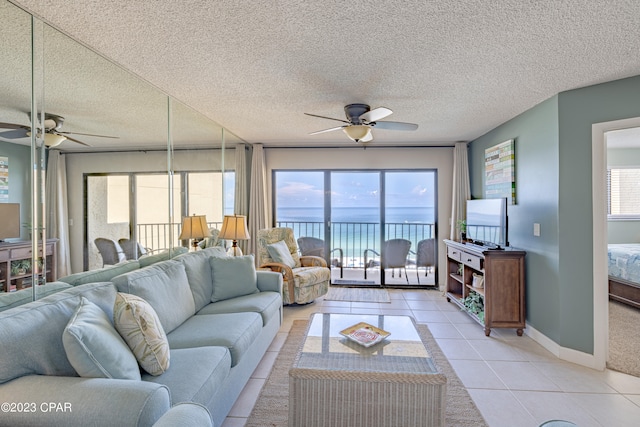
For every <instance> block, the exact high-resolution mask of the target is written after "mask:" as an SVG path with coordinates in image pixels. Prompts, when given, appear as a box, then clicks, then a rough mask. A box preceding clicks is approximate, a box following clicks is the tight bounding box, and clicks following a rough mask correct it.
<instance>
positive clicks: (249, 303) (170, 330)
mask: <svg viewBox="0 0 640 427" xmlns="http://www.w3.org/2000/svg"><path fill="white" fill-rule="evenodd" d="M229 277H233V278H234V281H229V280H227V279H226V278H229ZM251 277H253V279H251ZM252 280H253V281H252ZM281 288H282V277H281V276H280V275H279V274H277V273H273V272H268V271H258V272H256V271H255V267H254V264H253V259H252V257H251V256H248V257H244V258H243V259H240V257H238V258H228V257H226V254H225V252H224V250H223V249H222V248H210V249H205V250H202V251H198V252H193V253H186V254H182V255H180V256H177V257H175V258H173V259H171V260H166V261H160V262H157V263H155V264H152V265H150V266H147V267H144V268H140V269H137V270H132V271H130V272H128V273H124V274H121V275H119V276H117V277H114V278H113V279H112V281H108V282H105V281H103V282H95V283H88V284H84V285H79V286H74V287H71V288H67V289H63V290H60V291H59V292H57V293H55V294H53V295H49V296H47V297H45V298H43V299H41V300H40V301H35V302H31V303H28V304H26V305H23V306H22V307H20V309H12V310H7V311H4V312H2V313H0V341H1V342H2V343H3V345H2V346H1V347H0V358H1V359H0V360H3V361H4V362H3V363H2V364H0V394H1V395H4V396H11V397H12V399H15V401H21V402H22V401H24V402H27V401H37V402H41V401H42V402H49V401H51V399H55V400H56V401H59V402H66V403H68V404H69V405H71V408H70V411H67V412H63V411H61V412H58V413H56V414H50V413H46V414H43V413H42V412H38V411H36V412H35V413H31V414H24V413H20V414H4V415H3V421H4V422H6V423H8V424H11V425H44V424H52V423H53V422H54V423H56V424H57V425H66V426H74V425H86V420H87V419H90V420H91V424H92V425H96V426H107V425H109V426H110V425H139V426H150V425H154V423H155V422H156V421H157V420H158V419H159V418H160V417H162V416H163V415H164V414H165V413H167V412H168V411H171V408H172V406H174V405H176V404H178V403H181V402H192V403H194V404H197V405H202V406H203V407H205V408H207V410H208V411H209V412H210V413H211V417H212V419H213V423H214V425H216V426H219V425H221V424H222V422H223V421H224V419H225V417H226V415H227V414H228V412H229V410H230V409H231V407H232V405H233V404H234V402H235V400H236V398H237V397H238V395H239V394H240V392H241V391H242V389H243V388H244V386H245V384H246V383H247V381H248V380H249V378H250V376H251V373H252V372H253V371H254V369H255V368H256V366H257V365H258V363H259V362H260V360H261V359H262V356H263V355H264V353H265V352H266V350H267V348H268V347H269V345H270V344H271V342H272V340H273V338H274V337H275V336H276V334H277V332H278V330H279V328H280V325H281V322H282V297H281ZM118 293H125V294H128V295H135V296H137V297H138V298H143V299H144V301H146V303H148V304H149V305H150V306H151V307H152V308H153V311H154V312H155V313H156V314H157V318H158V319H159V322H160V324H161V327H162V329H163V331H164V332H165V333H166V342H167V345H168V347H169V358H168V366H166V364H163V365H162V366H163V370H164V372H162V371H158V372H154V373H156V374H159V375H151V374H149V373H148V372H147V371H146V370H140V368H138V367H137V366H136V369H135V370H126V369H125V368H126V366H127V365H125V364H124V363H120V362H113V361H114V360H117V361H120V360H125V361H128V360H129V359H131V358H130V357H129V356H130V354H129V353H128V351H129V349H128V348H127V347H126V344H124V343H123V345H124V346H125V347H122V346H121V345H119V346H115V347H114V346H109V347H108V348H109V349H110V350H109V351H103V352H102V353H100V354H98V353H97V352H94V353H91V354H94V356H96V357H98V356H99V357H100V359H99V360H100V362H99V363H100V366H101V367H102V368H104V370H105V372H106V373H104V375H97V374H96V375H89V374H87V373H85V374H84V376H79V374H78V370H81V371H82V370H83V369H89V368H87V367H86V366H87V365H86V364H85V362H86V360H88V359H85V358H84V356H85V351H84V350H82V351H81V350H78V349H77V348H75V347H73V346H71V345H70V344H69V339H71V338H69V334H70V333H71V332H69V328H72V330H73V331H76V328H77V326H78V322H77V321H76V319H77V318H78V317H81V318H82V316H84V315H85V314H86V311H85V308H91V310H93V312H98V313H100V312H103V314H102V316H103V317H104V319H106V323H104V322H103V324H102V325H101V329H100V332H98V335H97V337H98V338H99V339H98V341H100V342H102V340H105V341H104V342H110V341H108V340H107V338H105V337H107V336H108V337H111V335H109V334H112V332H114V331H115V329H114V326H115V328H116V329H117V328H118V327H119V325H120V324H119V323H118V321H111V320H110V319H114V318H116V319H118V318H119V313H121V311H118V309H117V307H119V306H116V297H117V295H118ZM83 298H84V299H83ZM126 298H131V297H126ZM212 301H215V302H212ZM114 306H115V307H116V308H114ZM95 307H97V310H96V309H95ZM91 313H92V312H90V313H89V314H91ZM65 331H66V332H65ZM109 331H111V332H109ZM107 332H108V334H107ZM115 333H116V334H117V332H115ZM65 334H66V335H65ZM116 341H117V338H116ZM82 342H83V343H84V344H86V347H87V348H88V350H87V351H88V352H91V348H92V347H91V346H92V345H94V343H93V341H87V340H85V341H82ZM63 344H64V345H63ZM95 345H99V344H95ZM111 349H113V350H111ZM145 354H146V353H145ZM138 357H139V356H138V355H136V358H135V359H137V358H138ZM135 359H134V362H135ZM127 363H128V362H127ZM138 363H143V362H138ZM161 363H164V362H162V361H161ZM95 366H96V365H94V364H92V365H90V368H92V369H93V368H95ZM123 366H124V367H123ZM142 366H145V368H144V369H149V368H147V367H146V366H147V365H142ZM120 369H123V370H124V372H125V373H122V371H120ZM114 372H116V373H118V376H117V378H116V377H114V375H115V374H113V373H114ZM109 375H111V377H109ZM129 375H131V376H134V377H135V378H130V379H118V378H122V376H126V377H127V378H129ZM105 390H107V391H105ZM114 408H116V409H117V410H114ZM194 410H195V409H194ZM45 417H46V418H45ZM51 417H55V418H51ZM52 420H53V421H52ZM183 422H184V420H180V421H179V422H177V424H173V425H200V424H197V423H196V424H184V423H183ZM164 425H171V424H164ZM204 425H206V424H204Z"/></svg>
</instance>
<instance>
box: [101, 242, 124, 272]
mask: <svg viewBox="0 0 640 427" xmlns="http://www.w3.org/2000/svg"><path fill="white" fill-rule="evenodd" d="M93 243H95V245H96V247H97V248H98V251H100V256H102V266H103V267H104V266H105V265H115V264H117V263H119V262H122V261H126V260H127V256H126V255H125V253H124V251H123V250H122V248H121V247H120V245H119V244H118V242H116V241H115V240H113V239H105V238H104V237H98V238H96V239H95V240H94V241H93Z"/></svg>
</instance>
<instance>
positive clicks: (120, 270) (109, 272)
mask: <svg viewBox="0 0 640 427" xmlns="http://www.w3.org/2000/svg"><path fill="white" fill-rule="evenodd" d="M139 268H140V263H138V261H133V260H132V261H123V262H119V263H118V264H115V265H108V266H106V267H103V268H99V269H97V270H90V271H82V272H80V273H74V274H71V275H69V276H65V277H62V278H60V279H58V281H60V282H66V283H69V284H70V285H71V286H78V285H84V284H85V283H93V282H108V281H110V280H111V279H113V278H114V277H116V276H119V275H121V274H124V273H127V272H129V271H133V270H137V269H139Z"/></svg>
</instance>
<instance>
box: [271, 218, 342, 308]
mask: <svg viewBox="0 0 640 427" xmlns="http://www.w3.org/2000/svg"><path fill="white" fill-rule="evenodd" d="M258 265H259V266H260V268H269V269H271V270H272V271H277V272H279V273H281V274H282V276H283V281H284V283H283V290H282V293H283V295H282V299H283V303H284V304H285V305H288V304H307V303H310V302H312V301H313V300H315V299H316V298H318V297H321V296H322V295H325V294H326V293H327V292H329V281H330V280H331V271H330V270H329V269H328V268H327V262H326V261H325V260H324V259H323V258H320V257H317V256H307V255H305V256H299V255H298V245H296V240H295V237H294V235H293V230H292V229H291V228H268V229H264V230H258Z"/></svg>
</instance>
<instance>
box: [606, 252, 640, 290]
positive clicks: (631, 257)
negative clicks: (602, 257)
mask: <svg viewBox="0 0 640 427" xmlns="http://www.w3.org/2000/svg"><path fill="white" fill-rule="evenodd" d="M608 253H609V256H608V265H609V276H613V277H617V278H620V279H625V280H629V281H631V282H636V283H640V243H616V244H610V245H609V247H608Z"/></svg>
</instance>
